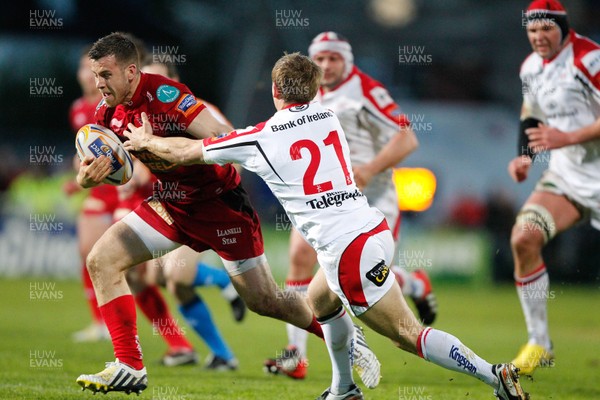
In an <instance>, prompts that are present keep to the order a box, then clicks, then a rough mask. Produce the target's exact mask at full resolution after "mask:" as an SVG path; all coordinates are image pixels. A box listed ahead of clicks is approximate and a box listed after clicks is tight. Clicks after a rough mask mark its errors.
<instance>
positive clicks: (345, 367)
mask: <svg viewBox="0 0 600 400" xmlns="http://www.w3.org/2000/svg"><path fill="white" fill-rule="evenodd" d="M323 318H324V319H321V318H317V321H319V324H321V327H322V328H323V336H324V337H325V344H326V345H327V351H328V352H329V358H331V367H332V379H331V393H333V394H341V393H346V392H347V391H348V389H349V388H350V386H351V385H352V384H354V380H353V379H352V365H351V363H350V351H351V345H350V344H351V342H352V337H353V333H354V325H353V324H352V319H351V318H350V316H349V315H348V313H347V312H346V310H344V308H343V307H340V308H339V310H337V311H336V312H335V313H333V314H331V315H328V316H325V317H323Z"/></svg>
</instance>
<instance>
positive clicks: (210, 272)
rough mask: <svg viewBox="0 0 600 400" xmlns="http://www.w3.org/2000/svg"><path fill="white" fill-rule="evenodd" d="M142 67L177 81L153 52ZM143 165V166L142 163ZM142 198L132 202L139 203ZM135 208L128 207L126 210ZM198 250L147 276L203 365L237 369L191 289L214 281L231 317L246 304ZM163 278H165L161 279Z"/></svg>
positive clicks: (177, 255)
mask: <svg viewBox="0 0 600 400" xmlns="http://www.w3.org/2000/svg"><path fill="white" fill-rule="evenodd" d="M144 64H145V65H144V66H143V67H142V72H143V73H149V74H157V75H162V76H164V77H167V78H170V79H172V80H174V81H176V82H179V74H178V73H177V68H176V67H175V66H174V65H173V64H168V63H155V62H153V60H152V56H150V55H149V56H147V57H146V58H145V61H144ZM204 104H206V105H207V108H208V109H209V111H210V112H211V114H212V115H213V116H214V117H215V118H216V119H217V120H218V121H219V122H221V123H223V124H226V125H229V126H231V124H230V122H229V121H228V120H227V118H225V116H224V115H223V114H222V113H221V112H220V111H219V109H218V108H217V107H215V106H213V105H210V107H209V104H208V103H206V102H204ZM144 168H146V167H144ZM142 201H143V199H141V200H140V201H139V202H138V203H137V204H136V205H135V206H137V205H138V204H139V203H141V202H142ZM133 209H135V207H133V208H131V209H130V210H129V211H131V210H133ZM198 258H199V254H198V253H197V252H196V251H194V250H192V249H191V248H189V247H188V246H181V247H180V248H178V249H176V250H174V251H172V252H170V253H168V254H166V255H164V256H162V257H161V258H160V259H158V260H156V262H157V264H159V268H153V269H151V270H150V271H152V272H154V273H156V276H154V277H151V278H150V279H151V280H153V281H155V282H161V283H164V284H165V286H166V287H167V289H168V290H169V291H170V292H171V293H172V294H173V296H174V297H175V299H176V300H177V302H178V303H179V311H180V312H181V314H182V315H183V316H184V318H185V320H186V322H187V323H188V324H189V325H190V326H192V328H194V330H195V331H196V333H197V334H198V335H199V336H200V337H201V338H202V339H203V340H204V342H205V343H206V345H207V346H208V348H209V349H210V354H209V355H208V356H207V357H206V361H205V368H206V369H211V370H218V371H226V370H236V369H237V368H238V361H237V359H236V358H235V355H234V354H233V352H232V350H231V349H230V347H229V346H228V345H227V343H226V342H225V339H224V338H223V335H222V334H221V333H220V332H219V329H218V328H217V326H216V324H215V323H214V320H213V318H212V315H211V313H210V310H209V309H208V306H207V305H206V303H205V302H204V300H203V299H202V297H201V296H200V295H199V294H198V293H197V292H196V291H195V290H194V287H197V286H209V285H216V286H218V287H219V288H220V289H221V295H222V296H223V297H224V298H225V299H226V300H227V301H228V302H229V304H230V305H231V309H232V312H233V316H234V319H235V320H236V321H238V322H240V321H242V319H243V318H244V316H245V313H246V305H245V304H244V301H243V300H242V299H241V298H240V296H239V295H238V293H237V291H236V290H235V288H234V287H233V284H232V283H231V280H230V279H229V275H227V272H225V271H224V270H222V269H218V268H214V267H211V266H209V265H207V264H205V263H203V262H199V261H198ZM163 280H164V282H162V281H163Z"/></svg>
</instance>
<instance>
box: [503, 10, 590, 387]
mask: <svg viewBox="0 0 600 400" xmlns="http://www.w3.org/2000/svg"><path fill="white" fill-rule="evenodd" d="M525 18H526V23H527V37H528V39H529V42H530V44H531V47H532V49H533V52H532V53H531V54H530V55H529V56H528V57H527V58H526V59H525V61H524V62H523V65H522V66H521V73H520V77H521V80H522V82H523V107H522V110H521V133H520V140H519V155H518V156H517V157H516V158H514V159H513V160H512V161H510V163H509V166H508V171H509V173H510V176H511V177H512V178H513V179H514V180H515V181H516V182H522V181H524V180H525V179H527V175H528V172H529V169H530V166H531V163H532V160H533V161H535V157H536V155H535V154H536V153H539V152H541V151H546V150H549V151H550V162H549V165H548V169H547V170H546V171H545V172H544V174H543V176H542V177H541V179H540V180H539V181H538V183H537V185H536V186H535V189H534V191H533V193H532V194H531V196H530V197H529V198H528V199H527V201H526V202H525V205H524V206H523V208H522V209H521V211H520V212H519V214H518V216H517V220H516V223H515V225H514V227H513V230H512V235H511V246H512V252H513V259H514V263H515V281H516V286H517V293H518V295H519V299H520V301H521V306H522V309H523V313H524V315H525V322H526V325H527V332H528V336H529V340H528V342H527V344H526V345H524V346H523V347H522V348H521V351H520V352H519V354H518V355H517V357H516V358H515V360H513V363H514V364H515V365H516V366H517V367H519V368H520V370H521V371H520V372H521V374H527V375H531V374H532V373H533V372H534V370H535V369H536V368H537V367H539V366H552V365H553V363H554V354H553V352H552V344H551V341H550V334H549V330H548V316H547V299H548V296H549V293H550V292H549V278H548V273H547V271H546V265H545V263H544V260H543V258H542V248H543V247H544V246H545V245H546V243H548V241H549V240H550V239H552V238H553V237H554V236H556V235H557V234H558V233H561V232H563V231H565V230H567V229H569V228H571V227H572V226H573V225H575V224H576V223H578V222H579V221H582V220H587V221H591V224H592V226H593V227H594V228H596V229H600V46H599V45H598V44H596V43H594V42H592V41H591V40H589V39H587V38H585V37H583V36H580V35H578V34H577V33H575V32H574V31H573V30H570V29H569V24H568V21H567V13H566V11H565V9H564V7H563V6H562V4H561V3H560V2H558V1H557V0H544V1H541V0H536V1H533V2H532V3H531V4H530V5H529V7H528V8H527V11H526V13H525Z"/></svg>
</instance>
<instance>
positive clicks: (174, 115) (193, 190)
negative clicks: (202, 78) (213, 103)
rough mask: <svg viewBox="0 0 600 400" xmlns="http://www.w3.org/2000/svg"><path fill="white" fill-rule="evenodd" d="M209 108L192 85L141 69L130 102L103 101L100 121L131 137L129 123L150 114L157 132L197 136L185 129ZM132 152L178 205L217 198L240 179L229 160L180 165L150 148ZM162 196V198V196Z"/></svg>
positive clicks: (98, 112)
mask: <svg viewBox="0 0 600 400" xmlns="http://www.w3.org/2000/svg"><path fill="white" fill-rule="evenodd" d="M205 108H206V106H205V105H204V104H203V103H202V101H201V100H199V99H198V98H197V97H195V96H194V94H193V93H192V92H191V91H190V89H188V87H187V86H185V85H183V84H181V83H179V82H175V81H173V80H171V79H169V78H165V77H163V76H161V75H154V74H145V73H141V79H140V83H139V85H138V87H137V89H136V91H135V93H134V95H133V97H132V99H131V101H129V102H127V103H126V104H119V105H118V106H116V107H108V105H107V104H106V103H105V102H104V100H102V101H101V102H100V104H99V105H98V108H97V109H96V123H98V124H100V125H103V126H105V127H107V128H110V129H111V130H112V131H113V132H114V133H115V134H117V135H118V136H119V138H120V139H121V140H122V141H126V140H127V138H126V137H125V136H124V135H123V131H125V129H126V128H127V125H128V124H129V123H133V124H134V125H135V126H141V125H142V118H141V113H142V112H145V113H146V114H147V115H148V118H149V119H150V122H151V123H152V127H153V132H154V134H155V135H157V136H161V137H165V136H182V137H188V138H194V137H193V136H192V135H190V134H188V133H186V130H187V127H188V125H189V124H190V123H191V122H192V121H193V120H194V118H196V116H197V115H198V114H200V112H201V111H202V110H204V109H205ZM132 154H133V155H134V156H135V157H137V158H138V159H139V160H140V161H142V162H143V163H144V164H145V165H146V166H147V167H148V168H149V169H150V171H151V172H152V173H153V174H154V175H156V177H157V178H158V179H159V181H160V183H161V185H160V186H161V188H162V189H161V191H164V192H165V193H164V200H165V201H168V202H169V204H171V205H174V206H176V205H184V204H194V203H196V202H197V201H199V200H205V199H210V198H214V197H216V196H218V195H220V194H221V193H224V192H226V191H228V190H231V189H233V188H235V187H236V186H237V185H239V183H240V177H239V175H238V173H237V172H236V170H235V168H233V167H232V166H231V165H230V164H227V165H224V166H218V165H188V166H177V165H175V164H172V163H170V162H168V161H166V160H163V159H162V158H160V157H158V156H156V155H154V154H152V153H150V152H147V151H141V152H139V151H136V152H132ZM167 192H172V193H175V192H176V193H177V195H176V196H173V195H169V193H167ZM155 196H156V194H155ZM157 197H158V198H159V199H160V198H161V195H160V194H159V195H158V196H157Z"/></svg>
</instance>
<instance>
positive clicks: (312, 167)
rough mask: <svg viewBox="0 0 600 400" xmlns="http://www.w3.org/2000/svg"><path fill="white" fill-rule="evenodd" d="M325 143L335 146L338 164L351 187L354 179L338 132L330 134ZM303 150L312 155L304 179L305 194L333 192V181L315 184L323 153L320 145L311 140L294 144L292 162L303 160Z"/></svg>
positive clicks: (291, 153) (303, 140)
mask: <svg viewBox="0 0 600 400" xmlns="http://www.w3.org/2000/svg"><path fill="white" fill-rule="evenodd" d="M323 143H324V144H325V145H326V146H333V149H334V150H335V155H336V156H337V159H338V162H339V163H340V166H341V167H342V172H343V173H344V177H345V179H346V185H351V184H352V178H351V177H350V171H349V170H348V165H347V164H346V160H345V159H344V154H343V152H342V144H341V143H340V137H339V135H338V132H337V131H331V132H329V135H327V137H326V138H325V139H324V140H323ZM302 149H307V150H308V152H309V154H310V161H309V163H308V168H307V169H306V172H305V173H304V178H303V179H302V183H303V186H304V194H305V195H311V194H317V193H321V192H327V191H329V190H332V189H333V184H332V183H331V181H325V182H321V183H315V176H316V175H317V171H318V169H319V165H321V151H320V150H319V145H318V144H317V143H315V142H313V141H312V140H309V139H302V140H298V141H297V142H294V144H292V146H291V147H290V157H292V160H299V159H301V158H302V152H301V150H302Z"/></svg>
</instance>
